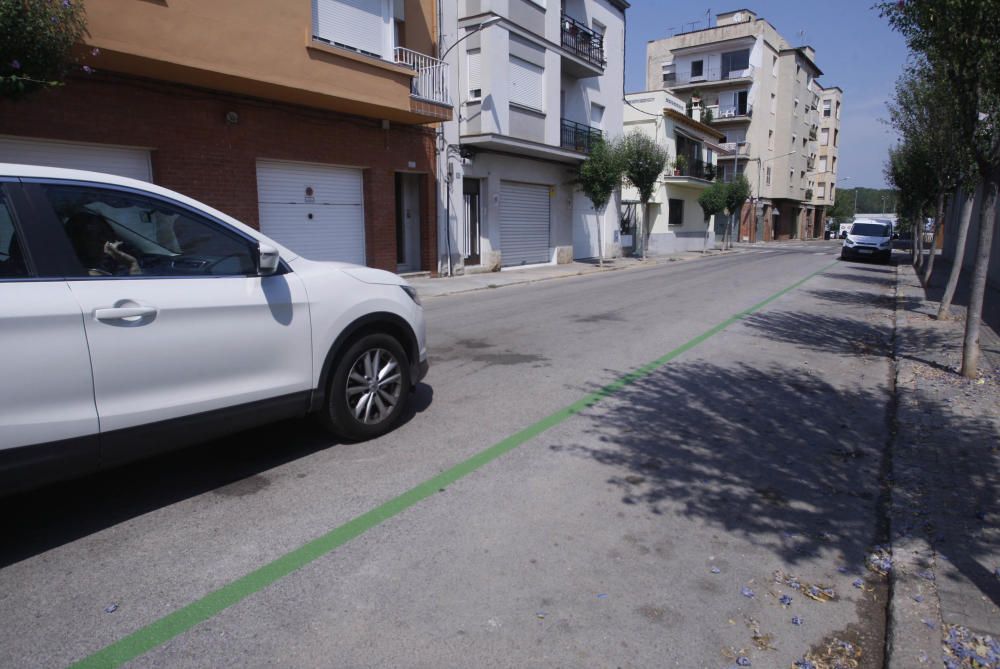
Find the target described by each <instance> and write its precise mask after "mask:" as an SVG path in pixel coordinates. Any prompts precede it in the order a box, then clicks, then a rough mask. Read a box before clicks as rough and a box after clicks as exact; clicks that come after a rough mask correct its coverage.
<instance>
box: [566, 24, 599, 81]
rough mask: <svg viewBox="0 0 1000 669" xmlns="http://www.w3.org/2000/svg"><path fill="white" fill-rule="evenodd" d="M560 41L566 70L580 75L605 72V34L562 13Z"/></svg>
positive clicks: (593, 74) (588, 75)
mask: <svg viewBox="0 0 1000 669" xmlns="http://www.w3.org/2000/svg"><path fill="white" fill-rule="evenodd" d="M560 32H561V37H560V43H561V46H562V53H563V55H564V56H565V57H566V58H565V59H564V60H565V61H566V63H565V64H566V66H567V67H566V70H567V71H568V72H569V73H570V74H573V75H575V76H578V77H592V76H595V75H600V74H603V73H604V67H605V65H607V61H606V60H605V59H604V36H603V35H601V34H600V33H598V32H594V31H593V30H591V29H590V28H588V27H587V26H586V25H584V24H583V23H580V22H579V21H577V20H576V19H574V18H571V17H569V16H567V15H566V14H563V15H562V22H561V23H560Z"/></svg>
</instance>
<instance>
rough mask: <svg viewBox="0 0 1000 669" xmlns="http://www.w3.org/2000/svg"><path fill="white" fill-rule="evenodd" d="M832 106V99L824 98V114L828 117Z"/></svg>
mask: <svg viewBox="0 0 1000 669" xmlns="http://www.w3.org/2000/svg"><path fill="white" fill-rule="evenodd" d="M831 107H832V104H831V101H830V100H823V116H825V117H826V118H830V111H831V109H830V108H831Z"/></svg>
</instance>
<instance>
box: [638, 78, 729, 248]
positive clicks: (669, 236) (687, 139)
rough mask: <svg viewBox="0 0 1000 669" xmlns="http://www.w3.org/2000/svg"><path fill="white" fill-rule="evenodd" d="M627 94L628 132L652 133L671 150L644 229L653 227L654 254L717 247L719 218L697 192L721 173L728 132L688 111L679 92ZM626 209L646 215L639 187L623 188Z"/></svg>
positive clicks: (651, 236) (652, 246) (640, 216)
mask: <svg viewBox="0 0 1000 669" xmlns="http://www.w3.org/2000/svg"><path fill="white" fill-rule="evenodd" d="M625 100H626V102H627V103H628V104H627V105H626V106H625V132H626V134H629V133H632V132H641V133H643V134H645V135H648V136H649V137H651V138H653V139H654V140H656V143H657V144H659V145H660V146H661V147H664V148H665V149H666V150H667V153H668V154H669V156H670V158H669V160H670V162H669V164H668V166H667V169H666V170H664V172H663V173H662V174H661V175H660V178H659V179H658V180H657V184H656V188H655V189H654V190H653V197H652V199H651V200H650V201H649V206H648V211H649V220H648V221H647V222H645V223H643V228H642V229H643V230H646V229H648V231H649V245H648V251H649V253H650V255H666V254H671V253H679V252H682V251H703V250H705V249H707V248H712V247H713V246H714V245H715V238H716V234H715V225H714V221H713V220H712V219H711V218H709V219H706V218H705V215H704V212H703V210H702V208H701V205H700V204H698V198H699V197H700V196H701V194H702V193H703V192H704V191H705V189H707V188H709V187H710V186H711V185H712V181H714V180H715V179H716V178H718V165H719V163H717V159H718V158H719V157H720V154H726V153H727V150H726V149H725V148H723V147H722V146H721V145H720V142H721V141H722V140H723V139H725V134H723V133H722V132H720V131H719V130H717V129H715V128H712V127H709V126H707V125H705V124H704V123H701V122H700V121H698V120H697V119H696V118H692V117H690V116H688V115H687V110H686V109H685V106H684V103H683V102H682V101H681V100H680V98H678V97H677V96H675V95H672V94H671V93H669V92H667V91H664V90H658V91H647V92H643V93H629V94H628V95H626V96H625ZM696 115H697V113H696ZM678 156H683V157H684V158H683V160H681V161H678V160H677V157H678ZM678 163H680V164H678ZM622 212H623V216H624V217H626V218H627V219H628V220H634V221H636V222H640V221H642V220H643V216H644V213H643V207H642V205H641V203H640V201H639V193H638V191H637V190H636V189H635V188H631V187H630V188H625V189H623V190H622ZM719 218H720V219H721V218H722V217H719ZM720 222H721V221H720ZM635 243H636V244H637V243H638V240H636V242H635Z"/></svg>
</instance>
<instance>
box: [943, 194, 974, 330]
mask: <svg viewBox="0 0 1000 669" xmlns="http://www.w3.org/2000/svg"><path fill="white" fill-rule="evenodd" d="M975 202H976V190H975V189H973V190H972V192H970V193H962V213H961V215H960V217H959V219H958V231H957V234H956V235H955V257H954V258H952V265H951V273H950V274H948V285H946V286H945V288H944V295H943V296H942V297H941V304H940V306H938V313H937V317H938V320H939V321H944V320H947V319H948V318H949V317H950V316H951V301H952V300H953V299H954V297H955V288H956V287H957V286H958V277H959V275H960V274H961V273H962V262H964V261H965V240H966V238H967V237H968V236H969V221H970V220H971V219H972V207H973V205H974V204H975Z"/></svg>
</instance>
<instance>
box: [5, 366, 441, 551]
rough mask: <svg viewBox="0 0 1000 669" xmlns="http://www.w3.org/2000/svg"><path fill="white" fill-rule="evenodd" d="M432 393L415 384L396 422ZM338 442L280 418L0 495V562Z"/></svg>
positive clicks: (421, 407)
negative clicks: (82, 475) (87, 473)
mask: <svg viewBox="0 0 1000 669" xmlns="http://www.w3.org/2000/svg"><path fill="white" fill-rule="evenodd" d="M433 397H434V391H433V389H432V388H431V387H430V386H429V385H427V384H424V383H421V384H418V386H417V388H416V390H415V393H414V396H413V398H412V399H413V401H412V402H411V403H410V409H409V411H408V412H407V413H406V414H404V415H403V416H402V419H401V421H400V425H402V424H405V423H407V422H409V421H410V420H412V419H413V418H414V417H415V416H416V414H418V413H421V412H423V411H425V410H426V409H427V408H428V407H429V406H430V405H431V402H432V401H433ZM338 443H340V442H339V441H338V440H337V439H336V438H334V437H332V436H331V435H330V434H328V433H327V432H326V431H324V430H323V429H322V428H320V427H319V425H318V424H317V423H316V422H314V421H313V420H310V419H302V420H289V421H282V422H280V423H274V424H272V425H267V426H264V427H260V428H256V429H253V430H248V431H246V432H240V433H238V434H234V435H231V436H229V437H224V438H222V439H217V440H215V441H212V442H208V443H203V444H198V445H195V446H191V447H189V448H185V449H182V450H179V451H174V452H171V453H166V454H163V455H160V456H157V457H154V458H151V459H148V460H143V461H140V462H136V463H134V464H130V465H126V466H124V467H119V468H117V469H112V470H109V471H106V472H101V473H98V474H94V475H92V476H87V477H85V478H81V479H77V480H74V481H67V482H62V483H56V484H53V485H49V486H46V487H44V488H40V489H38V490H34V491H30V492H27V493H22V494H19V495H15V496H12V497H6V498H2V499H0V533H2V536H3V541H2V542H0V567H3V566H7V565H9V564H13V563H14V562H19V561H21V560H24V559H26V558H28V557H31V556H33V555H37V554H39V553H41V552H44V551H46V550H50V549H52V548H55V547H57V546H61V545H63V544H65V543H68V542H70V541H73V540H75V539H79V538H80V537H84V536H87V535H89V534H92V533H94V532H98V531H100V530H103V529H105V528H108V527H111V526H113V525H116V524H118V523H121V522H123V521H126V520H128V519H130V518H135V517H137V516H140V515H142V514H145V513H148V512H150V511H154V510H156V509H159V508H163V507H166V506H169V505H171V504H174V503H176V502H179V501H182V500H184V499H188V498H191V497H195V496H197V495H201V494H203V493H206V492H209V491H213V490H217V491H219V492H220V494H226V490H227V488H226V487H227V486H229V488H228V490H230V491H236V492H234V494H239V493H238V488H239V483H240V482H241V481H246V480H248V479H252V477H254V476H256V475H259V474H261V473H262V472H265V471H267V470H270V469H273V468H275V467H279V466H281V465H283V464H286V463H288V462H292V461H294V460H297V459H300V458H304V457H307V456H309V455H311V454H313V453H315V452H317V451H320V450H323V449H325V448H329V447H331V446H336V445H337V444H338ZM220 489H221V490H220Z"/></svg>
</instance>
